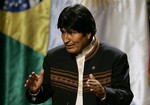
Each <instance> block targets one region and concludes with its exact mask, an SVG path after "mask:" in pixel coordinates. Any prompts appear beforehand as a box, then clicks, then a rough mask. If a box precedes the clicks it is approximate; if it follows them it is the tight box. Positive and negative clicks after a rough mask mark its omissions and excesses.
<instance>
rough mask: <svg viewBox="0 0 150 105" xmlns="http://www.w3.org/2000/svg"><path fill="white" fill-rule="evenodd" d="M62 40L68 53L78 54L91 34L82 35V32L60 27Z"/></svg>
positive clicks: (86, 43) (87, 42)
mask: <svg viewBox="0 0 150 105" xmlns="http://www.w3.org/2000/svg"><path fill="white" fill-rule="evenodd" d="M61 33H62V34H61V36H62V40H63V42H64V44H65V46H66V49H67V51H68V52H69V53H73V54H76V55H77V54H79V53H81V52H82V50H83V49H84V48H85V47H86V46H87V45H88V44H89V40H90V37H91V34H87V35H85V36H84V37H83V34H82V33H78V32H77V31H73V30H72V31H69V32H67V31H66V30H65V29H64V28H62V29H61Z"/></svg>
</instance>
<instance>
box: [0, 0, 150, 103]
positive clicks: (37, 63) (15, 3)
mask: <svg viewBox="0 0 150 105" xmlns="http://www.w3.org/2000/svg"><path fill="white" fill-rule="evenodd" d="M75 3H81V4H83V5H85V6H86V7H87V8H88V9H89V10H90V11H91V13H92V14H93V16H94V18H95V20H96V24H97V26H96V27H97V33H96V36H97V37H98V38H99V39H100V40H103V41H105V42H107V43H109V44H111V45H112V46H115V47H118V48H119V49H121V50H122V51H124V52H126V53H127V55H128V60H129V65H130V81H131V89H132V91H133V93H134V99H133V101H132V103H131V105H150V63H149V57H150V51H149V49H150V41H149V36H150V34H149V23H150V0H1V2H0V84H1V85H0V105H32V104H30V103H28V101H27V100H26V98H25V88H24V83H25V81H26V79H27V78H28V76H29V74H30V73H31V72H32V71H35V72H36V73H39V72H40V70H42V63H43V58H44V56H45V54H46V52H47V51H48V50H49V49H51V48H53V47H56V46H58V45H60V44H62V40H61V34H60V32H59V30H58V29H57V19H58V16H59V14H60V12H61V11H62V9H63V8H65V7H66V6H69V5H73V4H75ZM51 103H52V102H51V99H49V100H48V101H46V102H45V103H42V104H39V105H51Z"/></svg>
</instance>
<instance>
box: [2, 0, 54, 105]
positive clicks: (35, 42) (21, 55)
mask: <svg viewBox="0 0 150 105" xmlns="http://www.w3.org/2000/svg"><path fill="white" fill-rule="evenodd" d="M37 1H38V2H37ZM34 2H35V3H34ZM49 12H50V0H1V2H0V84H1V86H0V105H31V104H30V103H28V101H27V100H26V97H25V87H24V83H25V81H26V79H27V78H28V76H29V74H30V73H31V72H32V71H35V72H37V73H39V72H40V70H41V69H42V63H43V58H44V56H45V54H46V51H47V46H48V34H49V23H50V22H49V21H50V19H49V18H50V13H49ZM41 105H51V100H48V101H47V102H45V103H43V104H41Z"/></svg>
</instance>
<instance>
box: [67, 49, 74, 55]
mask: <svg viewBox="0 0 150 105" xmlns="http://www.w3.org/2000/svg"><path fill="white" fill-rule="evenodd" d="M67 52H68V53H71V54H75V53H76V51H75V50H74V49H67Z"/></svg>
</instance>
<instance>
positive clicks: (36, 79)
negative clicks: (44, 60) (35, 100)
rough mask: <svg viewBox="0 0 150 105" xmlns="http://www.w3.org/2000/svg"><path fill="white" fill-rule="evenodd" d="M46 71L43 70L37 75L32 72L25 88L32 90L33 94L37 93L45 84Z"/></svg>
mask: <svg viewBox="0 0 150 105" xmlns="http://www.w3.org/2000/svg"><path fill="white" fill-rule="evenodd" d="M43 75H44V70H41V72H40V74H39V75H37V74H36V73H35V72H32V73H31V75H29V77H28V79H27V80H26V83H25V85H24V86H25V87H26V88H27V89H29V90H30V92H31V93H33V94H34V93H37V92H38V90H39V89H40V87H41V85H42V82H43Z"/></svg>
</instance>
